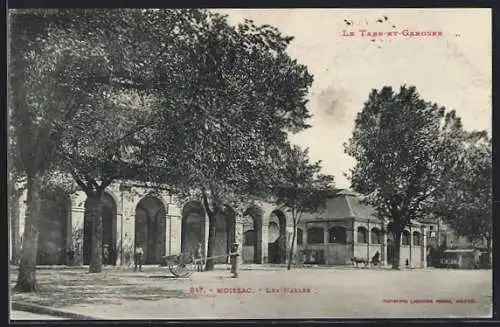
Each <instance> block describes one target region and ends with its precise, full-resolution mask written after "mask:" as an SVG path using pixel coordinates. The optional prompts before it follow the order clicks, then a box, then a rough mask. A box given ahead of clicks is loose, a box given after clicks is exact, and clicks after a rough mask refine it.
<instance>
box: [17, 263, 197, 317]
mask: <svg viewBox="0 0 500 327" xmlns="http://www.w3.org/2000/svg"><path fill="white" fill-rule="evenodd" d="M155 279H156V280H157V281H156V282H155ZM161 279H168V280H173V279H176V278H175V277H174V276H168V275H149V276H148V275H145V274H142V275H138V274H131V273H128V274H127V273H124V272H117V271H104V272H102V273H100V274H90V273H88V272H86V271H82V270H78V271H74V270H73V271H67V270H65V271H52V272H50V271H38V272H37V280H38V284H39V289H38V291H36V292H33V293H22V292H16V291H14V286H15V283H16V281H17V273H15V272H14V271H11V286H12V293H11V300H12V301H21V302H24V303H32V304H37V305H43V306H49V307H54V308H63V307H68V306H72V305H81V304H94V305H95V304H103V305H105V304H120V303H121V301H122V300H145V301H158V300H164V299H169V298H176V299H187V298H194V297H196V296H195V295H193V294H189V293H188V292H187V288H184V289H179V286H182V284H183V283H184V282H182V281H178V282H176V283H175V285H174V284H172V283H171V282H167V281H165V283H158V280H161ZM148 280H149V282H148ZM179 284H181V285H179Z"/></svg>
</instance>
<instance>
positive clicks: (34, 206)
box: [10, 10, 190, 291]
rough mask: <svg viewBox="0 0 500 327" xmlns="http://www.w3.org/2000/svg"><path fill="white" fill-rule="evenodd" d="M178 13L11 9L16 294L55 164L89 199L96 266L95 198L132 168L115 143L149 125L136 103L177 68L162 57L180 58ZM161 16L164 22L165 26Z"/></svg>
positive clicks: (30, 280)
mask: <svg viewBox="0 0 500 327" xmlns="http://www.w3.org/2000/svg"><path fill="white" fill-rule="evenodd" d="M182 15H183V12H181V11H179V10H177V11H171V12H160V13H159V12H156V11H143V10H136V11H130V10H31V11H21V12H12V15H11V25H10V27H11V62H10V65H11V77H10V78H11V84H10V86H11V88H10V90H11V98H12V119H11V124H12V125H13V127H14V135H13V137H14V138H15V144H16V146H17V147H19V162H20V163H21V165H20V166H21V168H22V171H23V173H24V174H25V175H26V179H27V189H28V210H27V211H28V214H27V219H26V225H25V226H26V227H25V228H26V230H25V237H24V244H23V249H24V250H23V260H21V265H20V272H19V279H18V287H17V288H18V289H19V290H24V291H31V290H34V289H35V288H36V275H35V269H36V252H37V247H36V244H37V238H38V231H37V228H36V225H37V219H38V217H39V216H40V194H39V193H40V189H41V187H42V185H44V183H45V182H46V179H47V177H46V176H47V174H48V172H49V171H51V170H54V169H61V168H62V169H63V170H65V171H66V172H70V173H71V174H72V175H73V176H74V178H75V180H76V182H77V183H78V184H79V185H80V187H82V188H83V190H84V191H86V193H87V195H91V199H90V201H89V202H90V203H91V204H95V206H92V205H91V206H90V207H91V208H90V209H91V210H90V211H91V212H92V213H93V218H92V219H93V225H94V226H93V227H94V233H93V234H94V235H95V237H94V240H93V251H92V252H93V255H92V256H93V258H94V259H93V260H92V262H93V264H92V265H91V268H90V270H91V271H94V272H98V271H100V269H101V268H100V259H99V257H100V255H101V251H100V237H101V236H100V234H101V233H100V228H101V227H100V225H101V222H100V219H101V217H100V202H99V201H98V200H97V199H98V198H99V194H100V193H101V192H102V190H104V189H105V187H106V186H107V185H109V183H111V182H112V180H113V179H114V178H120V177H123V176H124V174H132V173H133V170H130V169H124V166H126V165H123V164H122V163H121V159H123V156H124V152H125V156H128V159H130V158H133V156H134V154H135V153H137V151H136V150H135V148H133V147H129V148H127V149H126V148H125V147H124V146H123V145H124V144H125V145H126V144H128V142H127V140H125V138H129V139H131V138H134V137H135V134H136V133H137V132H138V131H143V130H144V129H146V128H147V126H148V123H149V122H148V121H147V118H149V117H150V115H149V113H148V112H141V113H138V109H139V108H140V107H141V106H139V105H137V103H140V102H141V101H137V100H138V99H139V100H144V99H145V100H148V101H149V99H150V96H151V94H152V93H153V92H154V91H157V90H158V89H164V90H165V89H168V87H169V86H170V85H169V83H167V82H170V81H172V80H173V78H171V77H172V76H171V75H168V74H167V73H168V72H170V73H172V70H169V69H167V68H171V67H176V61H175V60H168V59H172V58H177V57H179V56H178V55H177V57H175V56H172V53H173V51H171V50H172V49H173V45H175V44H185V43H188V42H187V41H185V40H184V39H183V38H182V37H178V35H177V34H176V33H178V32H179V31H182V30H181V29H180V28H177V29H176V28H172V29H171V27H172V26H175V23H177V22H181V23H182V24H184V25H185V26H187V27H189V28H190V25H189V24H188V23H189V19H190V16H189V15H187V14H186V16H187V17H184V16H182ZM167 18H168V19H167ZM159 21H161V24H160V23H159ZM169 22H170V23H173V25H166V26H165V24H167V23H169ZM159 26H163V29H160V30H159ZM181 26H183V25H181ZM159 31H164V32H163V33H160V32H159ZM168 35H170V37H167V36H168ZM137 40H141V44H140V46H138V44H137ZM171 40H177V41H175V42H169V41H171ZM169 51H170V52H169ZM180 54H182V52H181V53H180ZM169 55H170V56H169ZM179 58H182V56H180V57H179ZM158 67H159V68H158ZM156 68H158V69H156ZM155 69H156V70H155ZM172 75H174V74H172ZM165 76H167V77H168V78H165ZM165 81H167V82H165ZM164 93H165V92H164ZM134 101H135V102H134ZM143 107H144V106H143ZM114 114H116V115H117V116H116V117H114V118H113V119H111V118H112V115H114ZM85 124H86V125H85ZM79 137H81V139H80V138H79ZM121 141H122V142H121ZM68 159H70V160H68ZM130 160H131V159H130ZM124 172H126V173H124ZM92 200H95V201H92Z"/></svg>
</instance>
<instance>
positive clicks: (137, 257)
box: [134, 244, 144, 271]
mask: <svg viewBox="0 0 500 327" xmlns="http://www.w3.org/2000/svg"><path fill="white" fill-rule="evenodd" d="M143 257H144V249H143V248H142V245H141V244H137V246H136V247H135V254H134V271H137V267H139V271H142V259H143Z"/></svg>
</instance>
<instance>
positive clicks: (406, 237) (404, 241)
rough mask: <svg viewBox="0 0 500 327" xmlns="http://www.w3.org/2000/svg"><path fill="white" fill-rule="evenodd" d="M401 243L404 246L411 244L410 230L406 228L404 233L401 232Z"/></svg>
mask: <svg viewBox="0 0 500 327" xmlns="http://www.w3.org/2000/svg"><path fill="white" fill-rule="evenodd" d="M401 244H402V245H404V246H408V245H410V232H409V231H407V230H404V231H403V233H402V234H401Z"/></svg>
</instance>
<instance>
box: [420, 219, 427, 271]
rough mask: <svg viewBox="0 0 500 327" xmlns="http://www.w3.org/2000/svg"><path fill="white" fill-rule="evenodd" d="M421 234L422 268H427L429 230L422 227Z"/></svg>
mask: <svg viewBox="0 0 500 327" xmlns="http://www.w3.org/2000/svg"><path fill="white" fill-rule="evenodd" d="M421 233H422V243H421V247H420V248H421V257H420V261H421V266H422V268H425V267H427V230H426V228H425V226H422V229H421Z"/></svg>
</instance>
